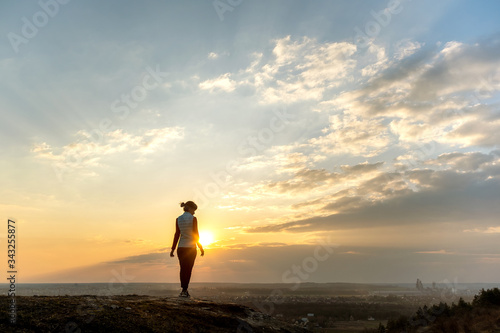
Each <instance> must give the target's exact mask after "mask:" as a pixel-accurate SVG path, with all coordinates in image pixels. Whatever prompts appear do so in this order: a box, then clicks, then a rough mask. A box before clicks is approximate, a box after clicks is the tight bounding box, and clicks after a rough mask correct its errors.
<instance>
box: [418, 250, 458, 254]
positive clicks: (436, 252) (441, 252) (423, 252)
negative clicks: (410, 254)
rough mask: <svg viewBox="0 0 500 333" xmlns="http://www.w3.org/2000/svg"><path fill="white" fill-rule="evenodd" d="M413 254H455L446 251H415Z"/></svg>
mask: <svg viewBox="0 0 500 333" xmlns="http://www.w3.org/2000/svg"><path fill="white" fill-rule="evenodd" d="M415 253H422V254H455V253H454V252H448V251H446V250H437V251H417V252H415Z"/></svg>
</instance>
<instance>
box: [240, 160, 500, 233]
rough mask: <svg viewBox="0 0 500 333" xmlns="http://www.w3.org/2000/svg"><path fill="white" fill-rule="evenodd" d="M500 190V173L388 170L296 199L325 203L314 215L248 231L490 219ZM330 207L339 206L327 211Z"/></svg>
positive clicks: (464, 222)
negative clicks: (353, 185) (335, 189)
mask: <svg viewBox="0 0 500 333" xmlns="http://www.w3.org/2000/svg"><path fill="white" fill-rule="evenodd" d="M496 168H497V169H498V168H499V167H498V166H497V167H496ZM497 171H498V170H497ZM393 186H394V187H393ZM497 193H500V179H499V178H492V177H489V175H488V174H486V173H485V172H482V171H481V172H469V173H460V172H455V171H452V170H443V171H435V170H413V171H407V172H404V173H392V174H387V173H386V174H382V175H378V176H376V177H374V178H372V179H370V180H368V181H365V182H364V183H362V184H361V185H359V186H358V187H357V188H356V189H350V190H344V191H340V192H338V193H335V194H333V195H331V196H326V197H323V198H322V199H319V200H316V201H310V202H305V203H302V206H300V205H296V207H299V208H300V207H304V205H305V206H308V205H314V204H316V205H318V204H321V205H323V208H321V209H319V210H317V211H316V216H312V217H308V218H305V219H299V220H294V219H292V220H290V221H287V222H276V223H268V224H265V225H261V226H258V227H253V228H249V229H246V230H245V231H246V232H249V233H262V232H264V233H267V232H282V231H289V232H311V231H320V230H338V229H356V228H366V227H374V226H377V227H380V226H385V225H394V226H397V225H412V224H429V223H454V224H460V225H467V224H474V225H478V224H488V223H491V222H492V221H495V220H496V216H498V214H500V207H499V206H498V204H497V202H496V200H497V199H496V198H497ZM328 210H335V211H337V212H336V213H335V214H331V215H324V214H325V213H326V212H328Z"/></svg>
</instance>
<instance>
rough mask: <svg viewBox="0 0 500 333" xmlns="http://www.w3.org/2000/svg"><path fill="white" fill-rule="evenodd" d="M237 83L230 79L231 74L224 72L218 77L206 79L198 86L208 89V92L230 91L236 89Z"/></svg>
mask: <svg viewBox="0 0 500 333" xmlns="http://www.w3.org/2000/svg"><path fill="white" fill-rule="evenodd" d="M237 85H238V83H237V82H236V81H234V80H232V79H231V74H230V73H226V74H223V75H221V76H219V77H218V78H215V79H212V80H206V81H203V82H201V83H200V84H199V87H200V88H201V89H202V90H209V91H210V92H214V91H217V90H221V91H225V92H232V91H234V90H235V89H236V86H237Z"/></svg>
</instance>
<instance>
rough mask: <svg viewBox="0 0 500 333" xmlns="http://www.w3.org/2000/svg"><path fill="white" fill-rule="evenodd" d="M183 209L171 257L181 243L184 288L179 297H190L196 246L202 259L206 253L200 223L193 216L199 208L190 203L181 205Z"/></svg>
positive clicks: (179, 248) (180, 255)
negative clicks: (199, 231) (200, 232)
mask: <svg viewBox="0 0 500 333" xmlns="http://www.w3.org/2000/svg"><path fill="white" fill-rule="evenodd" d="M181 207H184V214H182V215H181V216H179V217H178V218H177V219H176V220H175V235H174V242H173V243H172V251H171V252H170V256H171V257H173V256H174V251H175V247H176V246H177V242H179V247H178V248H177V257H178V258H179V265H180V266H181V271H180V278H181V287H182V291H181V293H180V295H179V297H189V293H188V286H189V280H190V279H191V272H192V270H193V265H194V260H195V259H196V245H198V247H199V248H200V251H201V256H202V257H203V256H204V255H205V251H204V250H203V246H201V244H200V242H199V239H200V235H199V233H198V221H197V220H196V217H194V216H193V215H194V212H195V211H196V209H198V206H196V204H195V203H194V202H192V201H188V202H186V203H184V202H183V203H181ZM179 238H180V240H179Z"/></svg>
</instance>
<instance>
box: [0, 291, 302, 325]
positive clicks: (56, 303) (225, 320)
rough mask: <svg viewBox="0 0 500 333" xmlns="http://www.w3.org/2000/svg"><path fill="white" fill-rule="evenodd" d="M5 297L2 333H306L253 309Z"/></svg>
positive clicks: (124, 299)
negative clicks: (12, 308) (12, 317)
mask: <svg viewBox="0 0 500 333" xmlns="http://www.w3.org/2000/svg"><path fill="white" fill-rule="evenodd" d="M15 301H16V310H15V314H16V323H15V324H11V323H10V312H9V309H10V305H11V298H10V297H7V296H3V297H1V302H0V303H1V308H0V310H1V311H0V332H71V333H80V332H134V333H136V332H190V333H191V332H307V330H305V329H303V328H300V327H297V326H293V325H290V324H288V323H285V322H282V321H279V320H276V319H274V318H271V317H269V316H266V315H264V314H262V313H260V312H258V311H255V310H253V309H251V308H249V307H245V306H242V305H237V304H233V303H221V302H214V301H210V300H203V299H181V298H178V297H154V296H138V295H126V296H92V295H83V296H18V297H16V299H15Z"/></svg>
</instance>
